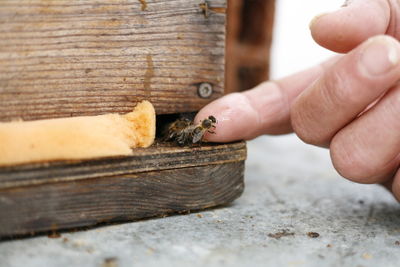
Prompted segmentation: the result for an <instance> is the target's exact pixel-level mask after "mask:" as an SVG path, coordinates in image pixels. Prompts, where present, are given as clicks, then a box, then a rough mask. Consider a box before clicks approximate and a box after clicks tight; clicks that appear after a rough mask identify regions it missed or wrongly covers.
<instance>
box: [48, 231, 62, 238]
mask: <svg viewBox="0 0 400 267" xmlns="http://www.w3.org/2000/svg"><path fill="white" fill-rule="evenodd" d="M47 237H48V238H60V237H61V234H60V233H57V232H55V231H53V232H51V233H50V234H48V235H47Z"/></svg>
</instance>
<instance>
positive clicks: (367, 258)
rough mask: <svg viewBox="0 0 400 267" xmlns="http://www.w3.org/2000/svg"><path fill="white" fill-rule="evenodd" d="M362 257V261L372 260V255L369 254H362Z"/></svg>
mask: <svg viewBox="0 0 400 267" xmlns="http://www.w3.org/2000/svg"><path fill="white" fill-rule="evenodd" d="M362 257H363V258H364V259H366V260H369V259H372V255H371V254H369V253H363V254H362Z"/></svg>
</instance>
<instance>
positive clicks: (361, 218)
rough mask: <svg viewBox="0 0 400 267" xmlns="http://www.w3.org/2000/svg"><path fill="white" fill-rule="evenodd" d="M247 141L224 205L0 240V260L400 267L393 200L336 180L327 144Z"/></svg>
mask: <svg viewBox="0 0 400 267" xmlns="http://www.w3.org/2000/svg"><path fill="white" fill-rule="evenodd" d="M248 147H249V159H248V161H247V169H246V190H245V193H244V194H243V196H242V197H241V198H240V199H238V200H237V201H235V202H234V203H233V204H232V205H230V206H228V207H223V208H219V209H214V210H208V211H203V212H199V213H195V214H189V215H178V216H172V217H167V218H162V219H153V220H147V221H141V222H134V223H126V224H120V225H112V226H106V227H100V228H97V229H92V230H89V231H83V232H76V233H64V234H62V237H61V238H57V239H50V238H48V237H43V236H42V237H36V238H29V239H24V240H15V241H6V242H2V243H0V266H15V267H20V266H108V267H112V266H174V267H179V266H185V267H186V266H190V267H195V266H208V267H210V266H354V267H357V266H358V267H362V266H364V267H367V266H385V267H387V266H399V265H400V205H399V204H398V203H397V202H396V201H395V200H394V199H393V198H392V196H391V195H390V194H389V193H388V192H386V191H385V190H384V189H382V188H381V187H379V186H376V185H357V184H354V183H351V182H348V181H346V180H344V179H342V178H340V177H339V176H338V175H337V174H336V173H335V171H334V170H333V168H332V166H331V164H330V161H329V157H328V151H326V150H322V149H317V148H313V147H311V146H306V145H304V144H302V143H301V142H299V141H298V140H297V139H296V138H295V137H294V136H284V137H274V138H271V137H262V138H259V139H257V140H255V141H252V142H249V144H248ZM282 231H286V233H287V235H286V236H282V237H281V238H277V236H276V235H275V237H274V234H276V233H280V232H282ZM308 232H317V233H319V234H320V236H319V237H317V238H310V237H309V236H308V235H307V233H308ZM106 259H107V260H106Z"/></svg>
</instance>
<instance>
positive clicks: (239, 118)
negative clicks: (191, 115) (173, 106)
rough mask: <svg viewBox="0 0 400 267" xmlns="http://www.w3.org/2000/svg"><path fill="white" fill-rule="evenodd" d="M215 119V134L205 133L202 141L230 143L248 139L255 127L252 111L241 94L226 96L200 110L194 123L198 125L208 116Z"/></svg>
mask: <svg viewBox="0 0 400 267" xmlns="http://www.w3.org/2000/svg"><path fill="white" fill-rule="evenodd" d="M211 115H212V116H214V117H215V118H216V119H217V123H216V128H215V129H213V131H214V132H215V133H214V134H212V133H206V134H205V135H204V139H205V140H206V141H209V142H231V141H237V140H242V139H248V138H249V136H250V133H251V131H252V129H253V126H256V125H255V121H254V117H255V116H256V115H257V114H254V111H253V109H252V108H251V106H250V105H249V103H248V101H247V100H246V97H245V96H244V95H243V94H242V93H232V94H228V95H226V96H224V97H222V98H220V99H217V100H216V101H213V102H211V103H210V104H208V105H206V106H205V107H204V108H202V109H201V110H200V111H199V112H198V113H197V115H196V117H195V119H194V122H195V123H199V122H200V121H202V120H203V119H205V118H208V116H211Z"/></svg>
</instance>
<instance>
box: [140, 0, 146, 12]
mask: <svg viewBox="0 0 400 267" xmlns="http://www.w3.org/2000/svg"><path fill="white" fill-rule="evenodd" d="M139 2H140V4H141V5H142V7H141V10H142V11H146V9H147V2H146V0H139Z"/></svg>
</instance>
